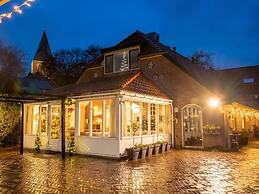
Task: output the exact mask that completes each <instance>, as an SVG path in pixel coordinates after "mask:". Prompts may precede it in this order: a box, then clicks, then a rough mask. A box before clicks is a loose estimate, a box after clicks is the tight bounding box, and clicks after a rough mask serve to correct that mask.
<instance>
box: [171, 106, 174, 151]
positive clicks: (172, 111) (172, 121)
mask: <svg viewBox="0 0 259 194" xmlns="http://www.w3.org/2000/svg"><path fill="white" fill-rule="evenodd" d="M170 105H171V119H172V120H171V126H172V129H171V130H172V131H171V133H172V139H171V142H172V147H174V143H175V142H174V106H173V103H171V104H170Z"/></svg>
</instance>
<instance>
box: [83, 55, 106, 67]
mask: <svg viewBox="0 0 259 194" xmlns="http://www.w3.org/2000/svg"><path fill="white" fill-rule="evenodd" d="M103 58H104V56H103V55H101V56H99V57H97V58H96V59H95V60H93V61H91V62H90V63H88V64H87V65H86V68H87V69H88V68H95V67H99V66H100V64H101V63H102V61H103Z"/></svg>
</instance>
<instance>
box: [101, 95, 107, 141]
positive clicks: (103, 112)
mask: <svg viewBox="0 0 259 194" xmlns="http://www.w3.org/2000/svg"><path fill="white" fill-rule="evenodd" d="M105 126H106V112H105V100H102V136H105Z"/></svg>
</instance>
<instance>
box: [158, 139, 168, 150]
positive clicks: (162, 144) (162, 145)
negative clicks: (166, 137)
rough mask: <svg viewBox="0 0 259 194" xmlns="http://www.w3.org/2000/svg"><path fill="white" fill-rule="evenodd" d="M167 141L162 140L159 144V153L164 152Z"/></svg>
mask: <svg viewBox="0 0 259 194" xmlns="http://www.w3.org/2000/svg"><path fill="white" fill-rule="evenodd" d="M167 143H168V142H167V141H162V143H161V146H160V153H164V152H165V148H166V146H167Z"/></svg>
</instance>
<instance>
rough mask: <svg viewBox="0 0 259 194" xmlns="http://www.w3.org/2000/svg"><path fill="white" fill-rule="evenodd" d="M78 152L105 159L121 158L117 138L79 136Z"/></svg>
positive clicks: (77, 142)
mask: <svg viewBox="0 0 259 194" xmlns="http://www.w3.org/2000/svg"><path fill="white" fill-rule="evenodd" d="M75 144H76V152H77V153H79V154H88V155H96V156H104V157H112V158H119V157H120V155H119V140H118V139H115V138H103V137H88V136H78V137H77V138H76V140H75Z"/></svg>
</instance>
